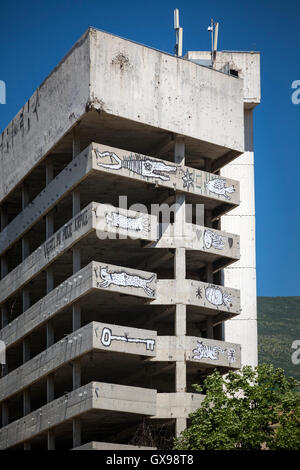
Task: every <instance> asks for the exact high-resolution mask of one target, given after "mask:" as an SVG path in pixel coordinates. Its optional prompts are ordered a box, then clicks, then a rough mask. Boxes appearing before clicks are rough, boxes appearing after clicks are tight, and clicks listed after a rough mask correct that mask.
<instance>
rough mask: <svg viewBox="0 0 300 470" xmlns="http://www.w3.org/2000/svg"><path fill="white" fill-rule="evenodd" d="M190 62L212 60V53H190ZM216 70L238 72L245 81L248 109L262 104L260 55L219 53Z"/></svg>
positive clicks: (217, 54) (245, 99) (245, 102)
mask: <svg viewBox="0 0 300 470" xmlns="http://www.w3.org/2000/svg"><path fill="white" fill-rule="evenodd" d="M185 57H186V58H187V59H189V60H199V59H204V60H210V59H211V52H210V51H189V52H187V54H186V56H185ZM214 68H215V69H216V70H221V71H223V72H226V71H229V69H231V70H234V71H235V72H238V77H239V78H241V79H242V80H243V99H244V106H245V108H246V109H250V108H253V107H255V106H257V105H258V104H259V103H260V53H259V52H255V51H253V52H241V51H217V53H216V59H215V61H214Z"/></svg>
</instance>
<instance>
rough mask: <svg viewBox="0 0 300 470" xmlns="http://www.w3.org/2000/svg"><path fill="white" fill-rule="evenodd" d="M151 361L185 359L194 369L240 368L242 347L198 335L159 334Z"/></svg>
mask: <svg viewBox="0 0 300 470" xmlns="http://www.w3.org/2000/svg"><path fill="white" fill-rule="evenodd" d="M150 360H151V362H156V361H158V362H163V361H184V360H186V361H187V363H189V365H191V367H192V368H193V369H194V368H195V367H196V368H198V367H199V364H201V367H203V366H204V367H207V368H211V367H220V368H226V369H239V368H240V367H241V347H240V345H239V344H234V343H227V342H224V341H217V340H213V339H207V338H199V337H196V336H158V337H157V342H156V354H155V357H153V358H151V359H150Z"/></svg>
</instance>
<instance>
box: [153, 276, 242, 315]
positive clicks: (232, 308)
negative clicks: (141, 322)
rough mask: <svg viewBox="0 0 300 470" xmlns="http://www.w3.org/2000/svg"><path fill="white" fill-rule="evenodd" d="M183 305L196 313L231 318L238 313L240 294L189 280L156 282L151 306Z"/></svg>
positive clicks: (161, 280) (228, 289)
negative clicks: (222, 315) (223, 315)
mask: <svg viewBox="0 0 300 470" xmlns="http://www.w3.org/2000/svg"><path fill="white" fill-rule="evenodd" d="M173 303H174V304H177V303H183V304H185V305H189V306H192V307H194V310H195V311H197V310H198V312H205V313H206V314H207V315H216V314H217V313H219V312H223V313H224V314H225V315H226V314H227V315H229V316H233V315H238V314H239V313H240V293H239V290H237V289H231V288H229V287H224V286H218V285H215V284H208V283H206V282H201V281H193V280H191V279H182V280H165V279H160V280H158V281H157V291H156V298H155V300H153V301H152V302H151V304H152V305H172V304H173Z"/></svg>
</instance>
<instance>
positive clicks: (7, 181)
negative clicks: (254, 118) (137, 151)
mask: <svg viewBox="0 0 300 470" xmlns="http://www.w3.org/2000/svg"><path fill="white" fill-rule="evenodd" d="M108 77H109V79H108ZM129 104H130V105H129ZM92 110H97V111H98V112H100V113H101V114H102V115H104V119H106V116H107V117H108V118H109V117H110V116H113V117H115V118H117V119H126V120H127V121H131V122H132V127H133V128H134V129H137V128H138V126H148V127H149V128H150V130H152V129H153V131H155V129H157V128H160V129H161V130H165V131H167V132H172V133H174V134H181V135H185V136H186V137H187V141H188V140H190V141H191V142H192V143H193V141H195V140H196V141H197V140H198V145H199V144H200V143H207V145H206V147H204V149H205V148H206V151H207V152H208V153H209V152H210V153H211V155H213V154H214V151H213V150H214V147H215V149H216V150H217V154H219V155H222V154H224V153H226V152H228V150H234V151H235V156H236V155H238V154H239V153H240V152H242V151H243V149H244V143H243V135H242V132H241V129H242V124H243V113H242V111H243V108H242V81H241V80H235V79H234V78H233V77H230V76H228V75H225V74H222V73H219V72H216V71H214V70H210V69H208V68H206V67H199V66H197V65H195V64H193V63H192V62H190V61H188V60H184V59H182V58H177V57H174V56H171V55H169V54H165V53H162V52H160V51H156V50H154V49H151V48H147V47H145V46H142V45H139V44H135V43H133V42H131V41H128V40H125V39H121V38H119V37H116V36H113V35H111V34H107V33H104V32H102V31H98V30H96V29H92V28H90V29H89V30H88V31H87V32H86V33H85V34H84V35H83V36H82V37H81V38H80V39H79V41H78V42H77V43H76V44H75V46H74V47H73V49H72V50H71V51H70V52H69V53H68V54H67V56H66V57H65V58H64V59H63V60H62V61H61V63H60V64H59V65H58V66H57V67H56V68H55V69H54V71H53V72H52V73H51V74H50V75H49V77H48V78H47V79H46V80H45V81H44V82H43V84H42V85H41V86H40V87H39V88H38V89H37V91H36V92H35V93H34V94H33V96H32V97H31V98H30V100H29V101H28V102H27V103H26V104H25V105H24V107H23V108H22V110H21V111H20V112H19V113H18V114H17V116H16V117H15V119H14V120H13V121H12V122H11V123H10V124H9V126H8V127H7V129H6V130H5V131H4V132H3V133H2V135H1V137H0V163H1V167H2V168H3V171H2V172H1V177H0V178H1V179H0V202H1V201H2V200H3V198H4V197H5V196H7V195H8V194H9V193H10V192H11V191H12V190H13V189H14V188H15V187H16V185H17V184H19V183H20V182H21V180H22V179H23V178H24V177H25V176H26V175H27V174H28V173H29V172H30V171H31V169H32V168H33V167H34V166H35V165H36V164H37V163H38V162H40V161H41V160H42V159H43V158H44V157H46V156H47V154H48V153H49V152H50V151H51V150H52V149H53V148H54V146H55V144H56V143H57V142H58V140H59V139H62V138H63V137H65V136H66V134H67V133H68V132H69V131H70V129H71V128H72V127H73V126H74V124H75V123H76V122H77V121H78V120H79V119H81V127H82V130H83V133H84V132H86V133H87V134H88V132H89V135H87V138H89V139H90V141H91V140H93V138H94V139H95V137H94V136H95V134H96V129H97V132H98V134H99V132H100V136H101V126H97V124H99V119H100V118H99V116H98V113H95V114H94V115H93V116H94V118H93V119H94V123H93V125H91V123H89V124H90V125H89V131H88V130H87V129H86V131H85V127H84V126H85V118H87V119H90V117H91V116H92V113H91V112H90V111H92ZM97 116H98V117H97ZM229 117H230V119H229ZM212 123H213V125H212ZM103 128H105V126H103ZM102 132H103V131H102ZM110 132H111V131H110ZM100 138H101V141H107V140H108V139H109V136H108V135H107V130H106V134H105V133H104V134H103V135H102V137H100ZM137 138H138V133H136V135H135V136H133V137H132V139H131V140H133V142H134V141H135V139H137ZM110 139H111V137H110ZM131 146H132V147H134V146H135V147H136V146H137V144H135V145H134V144H132V145H131Z"/></svg>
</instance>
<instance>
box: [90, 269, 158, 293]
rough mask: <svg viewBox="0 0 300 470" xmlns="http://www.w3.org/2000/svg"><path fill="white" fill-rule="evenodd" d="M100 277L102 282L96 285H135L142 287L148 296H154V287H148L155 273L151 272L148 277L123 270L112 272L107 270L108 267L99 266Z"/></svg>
mask: <svg viewBox="0 0 300 470" xmlns="http://www.w3.org/2000/svg"><path fill="white" fill-rule="evenodd" d="M100 277H101V279H102V282H98V283H97V286H98V287H100V288H101V287H102V288H103V287H104V288H106V287H109V286H110V285H116V286H122V287H136V288H140V289H143V290H144V291H145V292H146V294H147V295H149V296H150V297H153V296H154V293H155V291H154V289H151V288H150V287H148V284H150V283H151V282H152V281H153V280H154V279H155V275H154V274H153V275H152V276H151V277H150V278H149V279H146V278H143V277H141V276H137V275H131V274H127V273H126V272H125V271H119V272H117V271H115V272H112V273H109V272H108V268H107V267H105V268H102V267H100Z"/></svg>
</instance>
